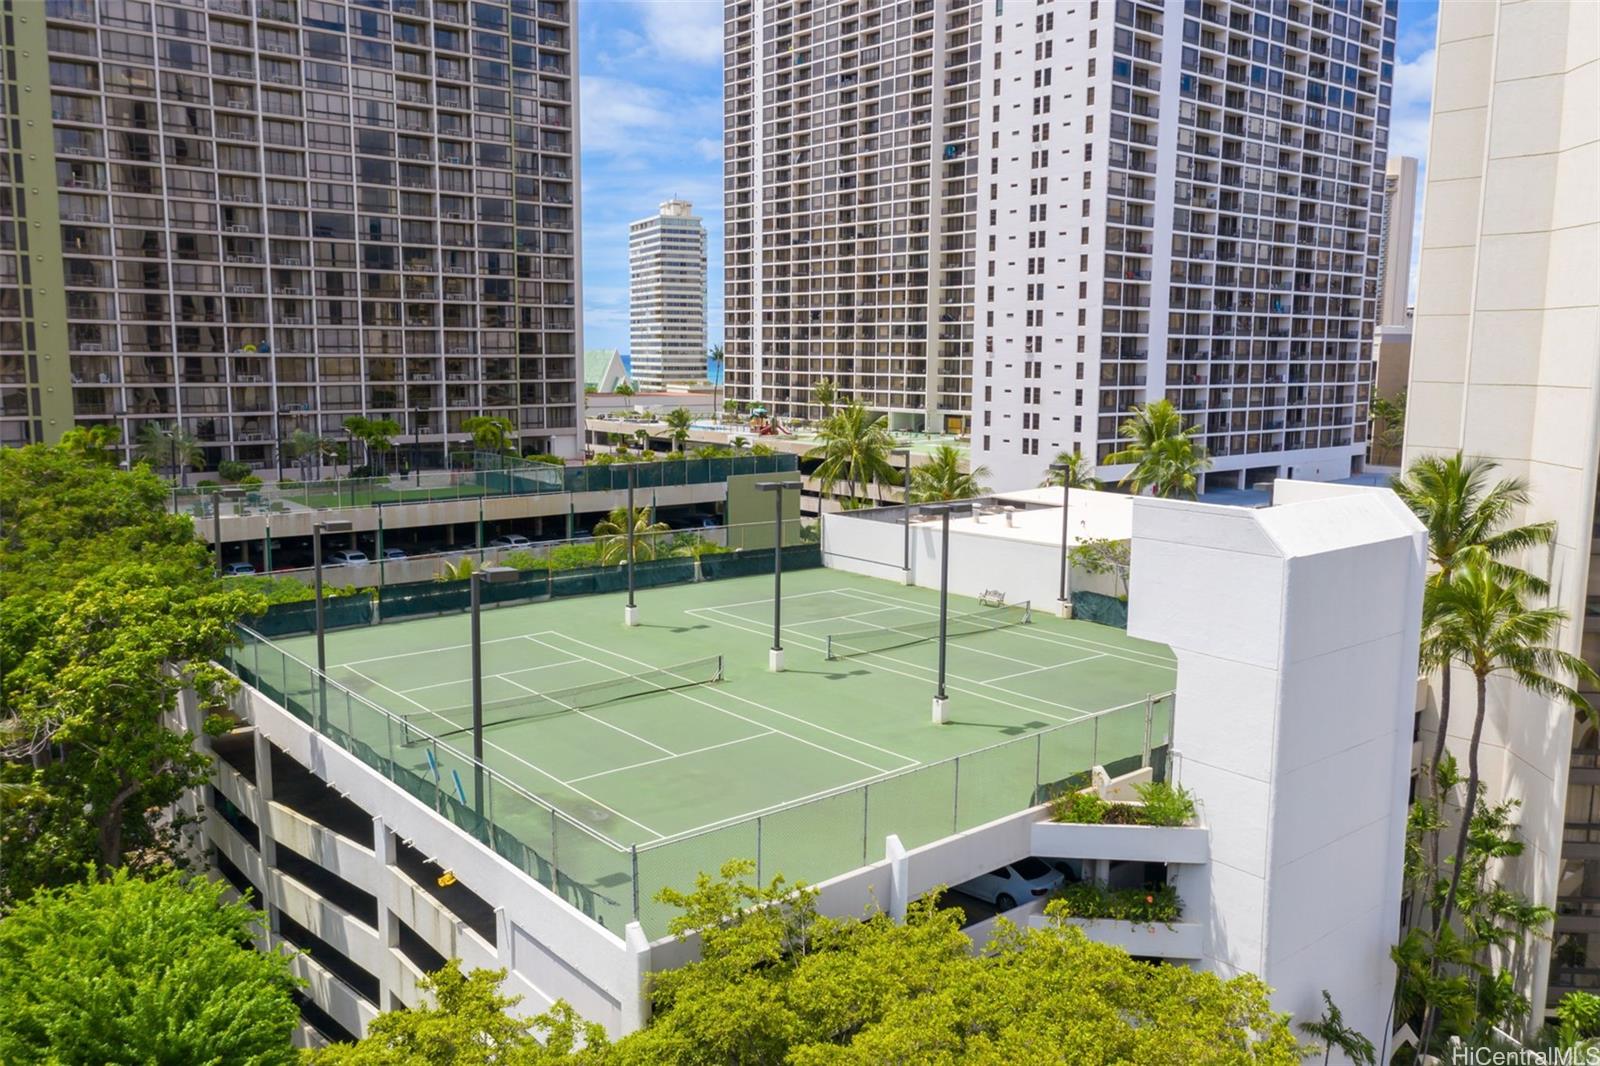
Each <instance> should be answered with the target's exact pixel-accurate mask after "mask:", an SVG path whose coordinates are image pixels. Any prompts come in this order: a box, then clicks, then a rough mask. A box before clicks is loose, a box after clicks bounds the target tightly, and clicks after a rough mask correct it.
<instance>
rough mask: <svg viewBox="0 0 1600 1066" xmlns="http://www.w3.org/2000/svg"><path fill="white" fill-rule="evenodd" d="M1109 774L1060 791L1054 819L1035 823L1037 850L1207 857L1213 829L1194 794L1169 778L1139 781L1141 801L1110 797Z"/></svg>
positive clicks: (1139, 857)
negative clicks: (1206, 824) (1069, 790)
mask: <svg viewBox="0 0 1600 1066" xmlns="http://www.w3.org/2000/svg"><path fill="white" fill-rule="evenodd" d="M1108 791H1110V786H1109V785H1108V783H1107V782H1105V781H1104V780H1103V779H1102V780H1100V781H1099V783H1098V784H1096V785H1095V786H1093V787H1091V788H1088V789H1084V790H1083V791H1080V792H1072V793H1068V794H1066V795H1064V796H1059V797H1057V798H1056V800H1055V801H1054V802H1053V803H1051V805H1050V820H1049V821H1042V822H1037V823H1035V824H1034V826H1033V828H1032V831H1031V832H1032V837H1031V842H1032V850H1033V854H1035V855H1043V856H1048V857H1050V858H1057V859H1109V860H1122V861H1131V862H1169V863H1170V862H1178V863H1204V862H1208V861H1210V858H1211V834H1210V831H1209V830H1207V829H1206V828H1205V827H1204V826H1202V825H1200V824H1199V816H1198V814H1197V812H1196V809H1195V803H1194V798H1193V797H1192V796H1190V795H1189V794H1188V792H1186V791H1185V790H1184V789H1181V788H1174V787H1173V786H1171V785H1166V784H1157V783H1152V784H1141V785H1137V786H1135V792H1136V793H1137V795H1138V796H1139V799H1138V800H1137V801H1118V802H1113V801H1109V800H1107V799H1106V798H1105V795H1106V793H1107V792H1108Z"/></svg>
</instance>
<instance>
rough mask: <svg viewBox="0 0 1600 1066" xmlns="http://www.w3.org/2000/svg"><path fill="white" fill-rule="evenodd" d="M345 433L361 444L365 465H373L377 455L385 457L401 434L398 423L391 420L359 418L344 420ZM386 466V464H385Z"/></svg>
mask: <svg viewBox="0 0 1600 1066" xmlns="http://www.w3.org/2000/svg"><path fill="white" fill-rule="evenodd" d="M344 428H345V431H346V432H348V433H349V434H350V436H352V437H354V438H355V439H356V440H358V441H360V442H361V448H362V452H363V453H364V458H365V459H366V461H367V462H366V465H367V466H369V467H371V466H373V465H374V462H373V460H374V459H375V458H376V457H377V456H379V455H387V454H388V452H390V451H391V450H393V448H394V438H395V437H397V436H399V435H400V433H401V432H402V427H401V425H400V423H398V422H396V421H395V420H394V419H392V418H361V417H359V416H356V417H353V418H347V419H345V420H344ZM385 466H387V463H385Z"/></svg>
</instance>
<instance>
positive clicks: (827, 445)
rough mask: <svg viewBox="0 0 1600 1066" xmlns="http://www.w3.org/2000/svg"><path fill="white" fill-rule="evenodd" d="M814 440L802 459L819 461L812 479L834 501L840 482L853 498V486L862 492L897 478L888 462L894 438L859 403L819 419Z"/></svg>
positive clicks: (854, 493) (836, 497) (876, 417)
mask: <svg viewBox="0 0 1600 1066" xmlns="http://www.w3.org/2000/svg"><path fill="white" fill-rule="evenodd" d="M817 440H818V442H819V443H818V444H817V446H816V447H814V448H812V449H811V450H810V451H808V452H806V456H805V457H806V458H807V459H817V460H821V461H820V462H819V463H818V465H817V469H816V477H817V480H818V481H819V482H820V483H821V486H822V491H823V492H825V493H830V494H832V495H833V497H834V499H839V498H840V497H839V494H838V493H837V492H835V491H834V490H835V488H837V486H838V485H839V483H840V482H844V484H845V486H846V488H847V489H848V492H847V498H849V499H855V498H856V497H857V495H858V493H857V492H856V488H857V486H859V487H860V488H861V489H862V491H863V492H864V491H865V490H866V487H867V486H868V485H870V484H872V483H873V482H877V481H895V480H896V479H897V477H898V473H897V472H896V470H895V469H894V466H893V464H892V463H891V462H890V461H889V452H890V450H891V449H892V448H893V447H894V438H893V437H891V436H890V435H889V430H888V428H887V427H886V426H885V425H884V416H883V415H875V414H872V413H871V412H869V411H868V410H867V409H866V408H865V407H863V406H862V405H861V404H859V403H852V404H848V405H846V406H844V407H842V408H840V409H839V410H838V411H836V412H834V413H833V414H831V415H829V416H828V417H827V418H825V419H823V421H822V425H821V426H820V427H819V428H818V432H817ZM751 450H752V451H754V449H751Z"/></svg>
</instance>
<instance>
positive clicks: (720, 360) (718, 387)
mask: <svg viewBox="0 0 1600 1066" xmlns="http://www.w3.org/2000/svg"><path fill="white" fill-rule="evenodd" d="M726 361H727V360H726V357H725V356H724V354H723V351H722V345H720V344H713V345H712V346H711V365H712V366H713V367H715V368H716V371H717V373H716V380H715V381H714V382H713V383H712V385H713V388H712V391H711V398H712V402H713V405H714V406H713V407H712V408H711V410H713V411H720V410H721V409H722V405H721V404H720V403H718V402H717V397H718V396H720V395H721V392H722V387H723V386H722V367H723V364H724V363H725V362H726Z"/></svg>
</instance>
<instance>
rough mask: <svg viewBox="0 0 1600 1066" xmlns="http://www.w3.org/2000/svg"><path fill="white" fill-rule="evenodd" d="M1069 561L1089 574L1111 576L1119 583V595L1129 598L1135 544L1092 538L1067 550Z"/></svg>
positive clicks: (1128, 541)
mask: <svg viewBox="0 0 1600 1066" xmlns="http://www.w3.org/2000/svg"><path fill="white" fill-rule="evenodd" d="M1067 559H1068V561H1069V562H1071V563H1072V565H1073V566H1076V567H1078V568H1079V569H1080V570H1083V571H1084V572H1085V573H1088V574H1110V575H1112V577H1114V578H1115V579H1116V582H1117V589H1118V592H1117V595H1118V596H1119V597H1121V598H1122V599H1124V600H1125V599H1127V598H1128V571H1129V568H1130V566H1131V565H1132V563H1133V542H1132V541H1131V540H1126V539H1124V540H1114V539H1111V538H1109V537H1090V538H1088V539H1087V540H1082V541H1079V542H1078V543H1076V544H1074V545H1072V547H1070V548H1068V549H1067Z"/></svg>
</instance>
